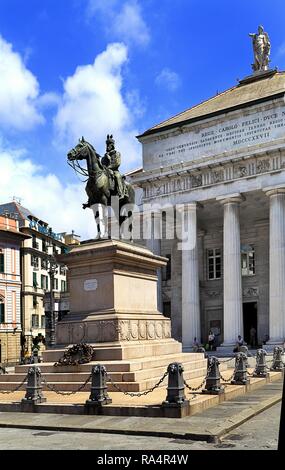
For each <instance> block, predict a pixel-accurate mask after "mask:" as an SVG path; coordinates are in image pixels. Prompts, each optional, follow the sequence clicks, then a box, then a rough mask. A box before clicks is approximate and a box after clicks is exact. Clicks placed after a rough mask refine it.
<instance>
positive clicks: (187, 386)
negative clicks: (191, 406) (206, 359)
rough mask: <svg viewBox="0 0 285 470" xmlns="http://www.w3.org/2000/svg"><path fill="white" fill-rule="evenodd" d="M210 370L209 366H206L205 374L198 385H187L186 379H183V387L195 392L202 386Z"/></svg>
mask: <svg viewBox="0 0 285 470" xmlns="http://www.w3.org/2000/svg"><path fill="white" fill-rule="evenodd" d="M210 370H211V368H210V367H208V369H207V373H206V375H205V377H204V379H203V381H202V382H201V384H200V385H199V386H198V387H191V385H189V384H188V383H187V382H186V380H184V385H185V387H186V388H188V390H190V392H197V391H198V390H200V388H202V387H203V385H204V383H206V380H207V377H208V376H209V373H210Z"/></svg>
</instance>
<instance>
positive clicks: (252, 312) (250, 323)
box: [243, 302, 257, 346]
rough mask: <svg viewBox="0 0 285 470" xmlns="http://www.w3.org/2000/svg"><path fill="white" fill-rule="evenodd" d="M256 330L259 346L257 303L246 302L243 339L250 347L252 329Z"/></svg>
mask: <svg viewBox="0 0 285 470" xmlns="http://www.w3.org/2000/svg"><path fill="white" fill-rule="evenodd" d="M252 327H253V328H255V330H256V334H255V346H256V345H257V302H245V303H244V304H243V338H244V340H245V342H246V343H247V344H248V345H249V346H250V342H251V338H250V329H251V328H252Z"/></svg>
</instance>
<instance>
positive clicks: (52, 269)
mask: <svg viewBox="0 0 285 470" xmlns="http://www.w3.org/2000/svg"><path fill="white" fill-rule="evenodd" d="M49 248H50V249H51V250H53V244H52V241H50V243H49V245H48V249H49ZM47 262H48V273H49V279H50V309H49V310H50V311H49V313H50V318H49V322H48V325H49V341H48V345H49V346H54V345H55V324H56V318H55V314H56V312H55V301H54V292H53V288H54V278H55V274H57V269H58V264H57V262H56V258H55V256H54V253H53V252H52V253H51V254H49V255H48V256H47Z"/></svg>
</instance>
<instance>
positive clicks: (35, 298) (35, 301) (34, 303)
mask: <svg viewBox="0 0 285 470" xmlns="http://www.w3.org/2000/svg"><path fill="white" fill-rule="evenodd" d="M37 306H38V298H37V296H36V295H33V307H34V308H37Z"/></svg>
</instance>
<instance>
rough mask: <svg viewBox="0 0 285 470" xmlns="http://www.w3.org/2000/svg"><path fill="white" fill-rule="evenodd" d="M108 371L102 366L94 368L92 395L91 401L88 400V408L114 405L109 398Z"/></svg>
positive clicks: (97, 365) (98, 365)
mask: <svg viewBox="0 0 285 470" xmlns="http://www.w3.org/2000/svg"><path fill="white" fill-rule="evenodd" d="M106 379H107V371H106V367H105V366H102V365H101V364H96V366H94V367H92V383H91V393H90V397H89V400H86V402H85V404H86V405H87V406H90V405H92V406H93V405H96V406H102V405H108V403H112V399H111V398H110V397H109V395H108V392H107V380H106Z"/></svg>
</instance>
